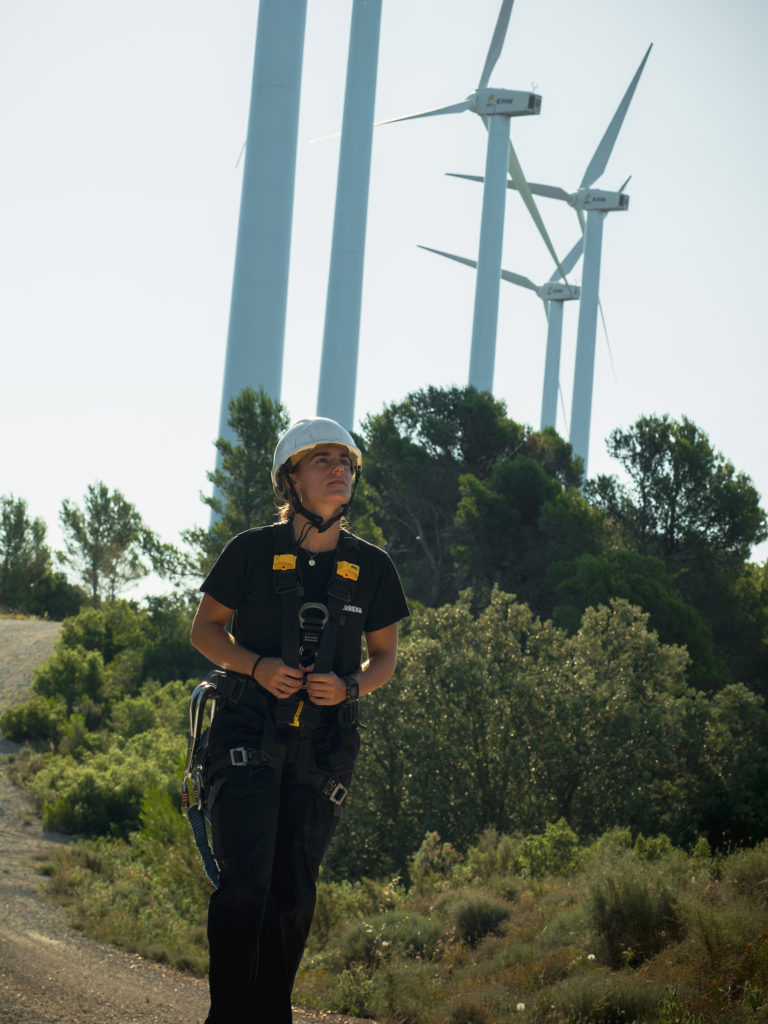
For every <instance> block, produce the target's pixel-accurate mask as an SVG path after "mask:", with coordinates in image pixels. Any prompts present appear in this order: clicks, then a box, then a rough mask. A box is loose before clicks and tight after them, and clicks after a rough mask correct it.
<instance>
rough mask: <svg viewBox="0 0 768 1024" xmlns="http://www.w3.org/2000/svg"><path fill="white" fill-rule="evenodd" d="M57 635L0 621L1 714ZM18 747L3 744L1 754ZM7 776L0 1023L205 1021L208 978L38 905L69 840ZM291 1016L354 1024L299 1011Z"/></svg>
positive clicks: (2, 787)
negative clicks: (60, 847) (96, 936)
mask: <svg viewBox="0 0 768 1024" xmlns="http://www.w3.org/2000/svg"><path fill="white" fill-rule="evenodd" d="M8 624H10V628H8ZM41 626H42V627H46V628H44V629H40V628H39V627H41ZM57 633H58V623H46V622H43V623H40V622H25V621H22V620H13V619H11V620H8V619H0V702H2V701H3V700H4V698H5V697H6V696H7V695H9V694H10V695H11V697H12V700H9V701H7V702H6V704H5V705H4V704H2V703H0V707H2V706H7V703H11V702H13V701H15V700H18V699H20V698H21V696H23V693H24V691H25V689H26V687H27V686H28V685H29V682H30V680H31V669H32V667H34V665H36V664H39V663H40V662H41V661H43V660H45V658H46V657H47V656H48V653H49V652H50V649H51V647H52V645H53V641H54V640H55V638H56V635H57ZM20 679H21V680H22V682H21V684H20V683H19V680H20ZM19 749H20V748H19V747H18V745H16V744H14V743H11V741H10V740H2V739H0V750H2V751H4V752H5V753H8V754H10V753H16V752H18V750H19ZM3 760H6V759H5V758H3ZM7 772H8V768H7V765H4V766H3V767H2V768H0V1024H54V1022H55V1024H112V1022H114V1024H129V1022H133V1021H140V1022H150V1021H151V1022H158V1024H203V1021H204V1020H205V1016H206V1013H207V1010H208V992H207V984H206V982H205V981H202V980H200V979H198V978H191V977H189V976H187V975H183V974H179V973H177V972H176V971H173V970H170V969H169V968H167V967H164V966H163V965H161V964H156V963H154V962H153V961H150V960H144V959H142V958H141V957H139V956H136V955H133V954H130V953H125V952H123V951H122V950H119V949H117V948H116V947H114V946H107V945H100V944H98V943H94V942H90V941H89V940H88V939H85V938H83V936H82V935H81V934H80V933H79V932H76V931H74V929H72V928H70V927H69V926H68V924H67V920H66V916H65V914H64V912H63V910H61V909H59V908H57V907H54V906H51V905H50V904H49V903H48V902H46V901H44V900H43V899H42V898H41V887H42V886H44V885H45V884H46V880H45V877H44V876H43V875H41V874H40V873H39V867H40V864H41V862H42V861H44V860H46V859H47V858H48V857H49V856H50V852H51V850H52V849H53V848H54V846H55V844H57V843H67V842H69V841H70V840H69V837H67V836H62V835H59V834H57V833H55V832H44V831H43V828H42V824H41V821H40V818H39V817H38V815H37V814H36V813H35V811H34V808H33V806H32V804H31V802H30V801H29V798H28V795H27V793H26V791H25V790H23V789H19V788H18V787H16V786H14V785H12V784H11V783H10V782H9V780H8V777H7ZM293 1019H294V1024H321V1022H324V1024H355V1018H351V1017H342V1016H338V1015H336V1014H329V1013H322V1012H320V1013H318V1012H315V1011H313V1012H310V1011H307V1010H302V1009H300V1008H298V1007H295V1008H294V1013H293ZM357 1024H359V1021H358V1022H357Z"/></svg>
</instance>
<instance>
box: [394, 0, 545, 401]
mask: <svg viewBox="0 0 768 1024" xmlns="http://www.w3.org/2000/svg"><path fill="white" fill-rule="evenodd" d="M512 4H513V0H503V2H502V5H501V10H500V12H499V17H498V20H497V22H496V28H495V30H494V33H493V38H492V39H491V45H490V48H489V50H488V56H487V57H486V60H485V66H484V68H483V72H482V74H481V76H480V82H479V84H478V87H477V89H476V90H475V91H474V92H473V93H472V94H471V95H469V96H468V97H467V98H466V99H465V100H463V101H462V102H461V103H454V104H452V105H451V106H447V107H436V108H434V109H432V110H423V111H421V112H420V113H417V114H410V115H408V116H407V117H395V118H392V119H391V120H389V121H379V122H377V125H376V126H377V127H378V125H384V124H394V123H396V122H397V121H412V120H414V119H416V118H420V117H435V116H436V115H438V114H460V113H462V112H463V111H465V110H471V111H472V112H473V113H475V114H478V115H479V116H480V117H482V119H483V121H484V122H486V125H487V128H488V150H487V156H486V164H485V188H484V191H483V212H482V219H481V223H480V249H479V254H478V258H477V281H476V285H475V310H474V318H473V322H472V350H471V354H470V360H469V383H470V384H472V385H474V386H475V387H476V388H477V389H478V390H479V391H492V390H493V371H494V363H495V358H496V327H497V322H498V315H499V282H500V280H501V249H502V242H503V238H504V205H505V199H506V182H507V170H509V173H510V174H511V175H512V178H513V180H514V181H515V182H516V183H517V186H518V188H519V191H520V193H521V195H522V197H523V201H524V202H525V204H526V206H527V207H528V210H529V212H530V214H531V216H532V217H533V219H534V222H535V223H536V226H537V227H538V229H539V232H540V233H541V236H542V238H543V239H544V242H545V244H546V246H547V248H548V249H549V251H550V253H551V254H552V257H553V259H554V260H555V263H556V264H557V265H558V267H559V266H560V263H559V261H558V258H557V254H556V253H555V250H554V247H553V245H552V242H551V241H550V239H549V235H548V234H547V230H546V228H545V227H544V223H543V221H542V219H541V217H540V215H539V211H538V209H537V208H536V204H535V202H534V199H533V196H532V195H531V193H530V190H529V189H528V185H527V184H526V181H525V177H524V175H523V172H522V169H521V167H520V163H519V161H518V159H517V154H516V153H515V150H514V147H513V145H512V143H511V141H510V137H509V122H510V118H512V117H524V116H529V115H537V114H538V113H539V111H540V109H541V96H539V95H537V94H536V93H532V92H519V91H513V90H510V89H496V88H490V87H489V86H488V82H489V80H490V77H491V73H492V71H493V69H494V67H495V66H496V62H497V60H498V59H499V55H500V54H501V50H502V47H503V45H504V39H505V37H506V34H507V26H508V25H509V18H510V15H511V13H512Z"/></svg>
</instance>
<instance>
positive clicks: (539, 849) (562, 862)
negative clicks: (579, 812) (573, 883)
mask: <svg viewBox="0 0 768 1024" xmlns="http://www.w3.org/2000/svg"><path fill="white" fill-rule="evenodd" d="M578 848H579V837H578V836H577V835H576V833H575V832H574V831H573V829H571V828H569V827H568V822H567V821H566V820H565V818H561V819H560V820H559V821H558V822H556V824H554V825H552V824H550V823H547V825H546V826H545V828H544V834H543V835H538V836H526V837H525V839H523V840H522V842H521V843H520V858H521V861H522V863H523V865H524V867H525V868H526V870H527V873H528V874H529V875H530V876H531V878H541V877H542V876H544V875H572V874H573V873H574V871H575V870H576V855H577V852H578Z"/></svg>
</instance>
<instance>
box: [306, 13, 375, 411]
mask: <svg viewBox="0 0 768 1024" xmlns="http://www.w3.org/2000/svg"><path fill="white" fill-rule="evenodd" d="M380 25H381V0H354V3H353V5H352V27H351V29H350V34H349V58H348V61H347V85H346V91H345V94H344V119H343V121H342V129H341V151H340V153H339V173H338V179H337V184H336V213H335V217H334V223H333V242H332V243H331V269H330V273H329V275H328V297H327V299H326V305H325V330H324V331H323V355H322V360H321V363H320V384H319V387H318V391H317V415H318V416H330V417H332V418H333V419H335V420H338V421H339V423H341V424H342V426H344V427H346V428H347V430H351V429H352V428H353V426H354V415H355V389H356V385H357V353H358V345H359V340H360V307H361V303H362V293H363V259H364V254H365V228H366V221H367V217H368V184H369V180H370V174H371V144H372V141H373V107H374V103H375V100H376V69H377V65H378V60H379V28H380Z"/></svg>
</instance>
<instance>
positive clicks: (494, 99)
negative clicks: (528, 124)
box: [467, 88, 541, 117]
mask: <svg viewBox="0 0 768 1024" xmlns="http://www.w3.org/2000/svg"><path fill="white" fill-rule="evenodd" d="M467 103H468V104H469V107H468V109H469V110H471V111H472V112H473V113H474V114H479V115H480V116H481V117H492V116H493V115H494V114H503V115H504V116H505V117H523V116H525V115H527V114H538V113H540V112H541V96H539V95H538V93H535V92H520V90H518V89H491V88H487V89H477V90H475V92H473V93H472V94H471V95H470V96H467Z"/></svg>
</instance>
